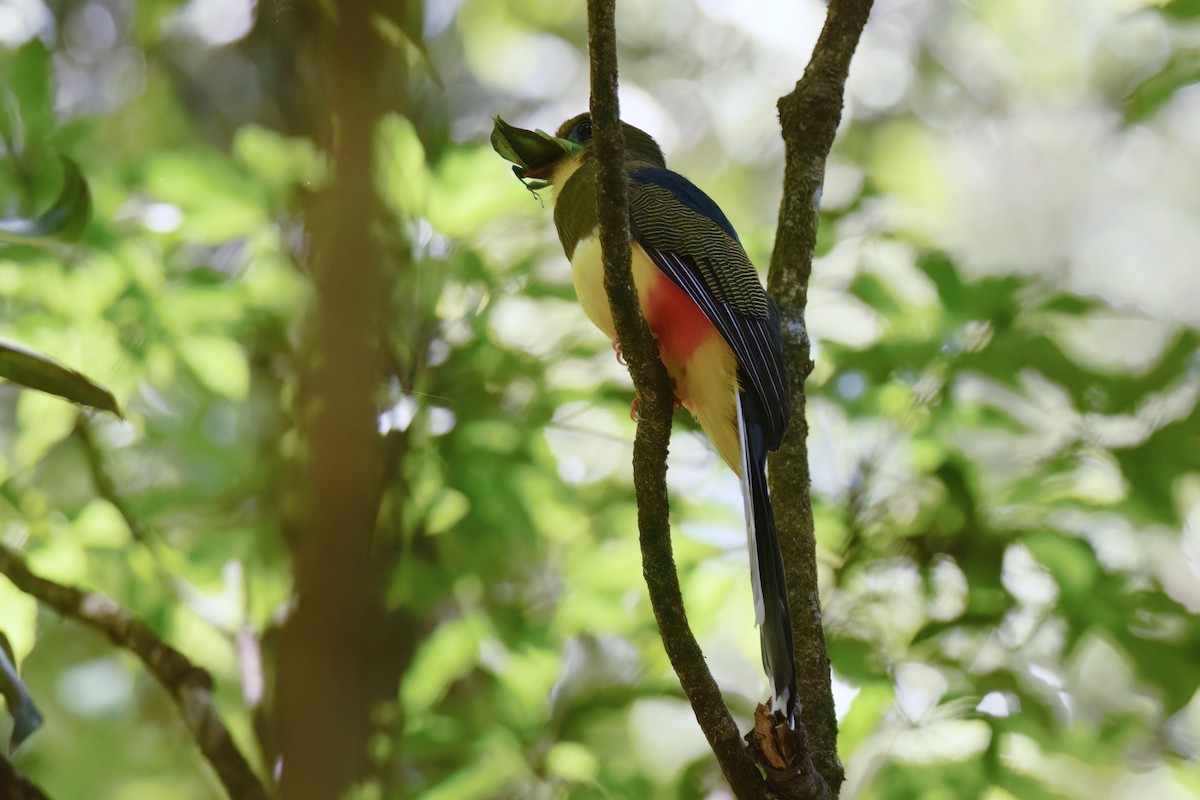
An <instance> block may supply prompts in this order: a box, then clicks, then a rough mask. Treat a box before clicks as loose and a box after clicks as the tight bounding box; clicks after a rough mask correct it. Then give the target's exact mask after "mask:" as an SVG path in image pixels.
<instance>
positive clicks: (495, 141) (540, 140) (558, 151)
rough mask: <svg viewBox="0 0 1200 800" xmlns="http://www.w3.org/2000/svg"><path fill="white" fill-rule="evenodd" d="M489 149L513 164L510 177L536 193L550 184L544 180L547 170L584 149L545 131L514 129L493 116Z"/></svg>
mask: <svg viewBox="0 0 1200 800" xmlns="http://www.w3.org/2000/svg"><path fill="white" fill-rule="evenodd" d="M492 148H493V149H494V150H495V151H496V152H497V153H499V154H500V157H501V158H503V159H504V160H506V161H511V162H512V163H513V164H515V165H516V166H514V167H513V174H514V175H516V176H517V177H518V178H519V179H520V180H521V181H522V182H523V183H524V184H525V185H526V187H528V188H529V190H530V191H537V190H538V189H544V188H546V187H547V186H549V185H550V184H549V182H548V181H546V180H544V178H545V177H546V175H547V174H548V173H547V172H546V170H547V169H548V168H549V167H551V166H553V165H554V163H555V162H557V161H558V160H559V159H562V158H564V157H566V156H570V155H574V154H575V153H578V152H579V151H580V150H582V149H583V146H582V145H579V144H576V143H575V142H572V141H570V140H568V139H560V138H558V137H557V136H551V135H550V134H548V133H546V132H545V131H541V130H537V131H528V130H525V129H524V128H515V127H513V126H512V125H509V124H508V123H507V122H505V121H504V120H502V119H500V117H496V118H495V124H494V125H493V127H492Z"/></svg>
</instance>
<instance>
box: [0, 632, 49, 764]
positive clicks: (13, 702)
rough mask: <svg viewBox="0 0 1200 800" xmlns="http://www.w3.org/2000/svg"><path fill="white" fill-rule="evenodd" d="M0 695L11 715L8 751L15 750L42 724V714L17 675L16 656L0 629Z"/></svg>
mask: <svg viewBox="0 0 1200 800" xmlns="http://www.w3.org/2000/svg"><path fill="white" fill-rule="evenodd" d="M0 696H3V697H4V699H5V700H6V701H7V702H8V713H10V714H12V717H13V730H12V737H11V738H10V739H9V742H8V749H9V752H11V751H13V750H16V749H17V748H18V747H20V746H21V743H22V742H24V741H25V740H26V739H28V738H29V737H30V736H31V735H32V734H33V732H34V731H36V730H37V729H38V728H40V727H41V726H42V721H43V720H42V714H41V712H40V711H38V709H37V706H36V705H34V702H33V697H32V696H31V695H30V694H29V690H28V689H26V688H25V684H24V683H22V682H21V679H20V676H18V675H17V667H16V658H15V657H14V656H13V651H12V647H11V646H10V645H9V643H8V637H7V636H5V635H4V633H3V632H2V631H0Z"/></svg>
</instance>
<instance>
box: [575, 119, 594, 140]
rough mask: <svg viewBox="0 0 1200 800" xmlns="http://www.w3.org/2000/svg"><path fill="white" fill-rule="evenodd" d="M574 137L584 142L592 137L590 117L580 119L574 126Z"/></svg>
mask: <svg viewBox="0 0 1200 800" xmlns="http://www.w3.org/2000/svg"><path fill="white" fill-rule="evenodd" d="M575 138H576V139H578V140H579V141H580V142H586V141H587V140H588V139H591V138H592V121H591V120H590V119H585V120H580V122H579V124H578V125H576V126H575Z"/></svg>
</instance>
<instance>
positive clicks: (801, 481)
mask: <svg viewBox="0 0 1200 800" xmlns="http://www.w3.org/2000/svg"><path fill="white" fill-rule="evenodd" d="M871 5H872V0H831V2H830V3H829V10H828V12H827V14H826V17H825V26H824V28H823V29H822V30H821V36H820V38H819V39H818V40H817V44H816V47H814V49H813V54H812V58H811V59H810V60H809V62H808V66H807V67H806V68H805V70H804V76H803V77H802V78H801V79H800V81H799V82H797V84H796V88H795V89H793V90H792V91H791V92H789V93H788V94H787V95H785V96H783V97H781V98H780V99H779V104H778V108H779V121H780V125H781V127H782V133H783V140H784V152H785V159H786V161H785V167H784V176H783V201H782V203H781V204H780V207H779V225H778V227H777V229H776V232H775V249H774V250H773V252H772V254H771V267H770V271H769V274H768V278H767V288H768V290H769V291H770V293H771V295H772V296H773V297H774V298H775V301H776V303H778V305H779V312H780V318H781V320H782V323H783V341H784V354H785V357H786V359H787V363H788V366H789V368H790V370H791V380H792V422H791V425H790V427H789V428H788V432H787V435H786V437H785V438H784V441H783V445H782V447H780V449H779V451H778V452H777V453H775V454H774V455H773V456H772V457H771V462H770V463H771V470H770V484H771V494H772V496H774V497H779V498H784V497H786V498H795V500H794V502H788V503H785V502H779V503H777V504H776V506H775V515H776V520H775V521H776V525H777V526H778V528H779V540H780V547H781V548H782V550H783V562H784V565H785V569H786V574H787V585H788V601H789V603H790V605H791V608H792V635H793V638H794V641H795V653H796V670H797V680H796V684H797V692H798V694H799V698H800V703H801V708H802V715H801V719H802V721H803V723H804V726H805V728H806V729H807V731H808V737H809V743H810V746H811V752H812V758H813V762H814V765H815V767H816V769H817V770H818V771H819V772H820V774H821V776H822V777H823V778H824V779H825V781H826V783H828V784H829V787H830V790H831V791H832V793H833V795H834V796H837V794H838V792H839V790H840V788H841V785H842V781H843V780H844V778H845V771H844V770H843V768H842V763H841V761H840V759H839V758H838V755H837V717H836V716H835V714H834V708H833V692H832V688H831V685H830V672H829V656H828V654H827V653H826V648H825V635H824V631H823V629H822V626H821V597H820V592H819V588H818V585H817V561H816V537H815V534H814V530H813V513H812V498H811V495H810V482H811V481H810V478H809V469H808V446H807V439H808V421H807V419H806V416H805V397H804V381H805V379H806V378H807V377H808V375H809V373H810V372H811V371H812V356H811V351H810V347H809V340H808V335H807V333H806V331H805V327H804V309H805V307H806V305H807V303H808V281H809V276H810V275H811V274H812V258H813V251H814V248H815V247H816V243H817V222H818V219H819V214H820V202H821V187H822V185H823V184H824V180H825V161H826V159H827V158H828V157H829V150H830V148H831V147H832V146H833V139H834V136H835V134H836V133H837V128H838V124H839V122H840V121H841V116H842V96H843V91H844V89H845V85H846V76H847V74H848V73H849V70H850V59H851V57H852V56H853V55H854V51H855V48H856V47H857V46H858V40H859V37H860V36H861V35H862V31H863V28H864V27H865V26H866V23H867V17H868V16H870V13H871Z"/></svg>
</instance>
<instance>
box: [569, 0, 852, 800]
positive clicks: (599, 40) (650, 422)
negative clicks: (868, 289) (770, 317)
mask: <svg viewBox="0 0 1200 800" xmlns="http://www.w3.org/2000/svg"><path fill="white" fill-rule="evenodd" d="M870 8H871V0H832V2H831V3H830V7H829V12H828V16H827V19H826V24H825V28H824V29H823V31H822V34H821V37H820V39H819V40H818V43H817V46H816V49H815V50H814V52H813V57H812V59H811V60H810V63H809V65H808V67H807V68H806V70H805V74H804V77H803V78H802V79H801V81H800V82H799V83H798V84H797V86H796V89H795V91H793V92H792V93H790V94H789V95H787V96H786V97H784V98H782V99H781V100H780V103H779V109H780V118H781V122H782V125H783V130H784V139H785V143H786V148H787V149H786V152H787V164H786V167H785V177H784V187H785V194H784V201H783V203H782V205H781V208H780V225H779V231H778V234H777V239H776V247H775V253H774V256H773V258H772V261H771V270H770V279H769V288H770V290H771V291H772V293H773V294H774V296H775V298H776V300H777V301H778V302H779V304H780V307H781V316H782V318H783V322H784V328H785V331H784V336H785V352H786V355H787V357H788V363H789V364H791V365H793V369H792V374H793V379H794V385H793V389H792V402H793V416H792V419H793V424H792V428H791V430H790V431H789V435H788V437H787V439H786V440H785V443H784V447H783V449H782V450H781V452H780V454H779V455H778V456H776V457H775V458H774V459H773V460H772V472H771V481H772V490H773V493H774V494H775V496H776V497H799V502H798V503H795V504H791V505H789V504H786V503H779V504H778V505H779V506H780V507H781V513H780V519H779V528H780V532H781V538H782V540H783V547H784V553H783V555H784V561H785V563H786V564H787V565H788V571H787V578H788V585H789V599H790V602H791V605H792V608H793V609H794V611H793V620H794V621H793V627H794V630H795V634H796V654H797V667H798V670H799V683H800V684H801V685H800V686H799V694H800V699H801V702H802V703H803V717H802V724H801V725H800V726H799V730H798V731H796V732H795V735H794V736H788V735H787V734H785V737H786V738H788V739H789V742H790V744H791V747H793V748H794V751H793V752H792V753H791V757H790V758H789V763H792V764H799V765H801V766H800V768H799V769H798V770H794V771H793V772H792V774H791V775H776V774H772V776H771V783H770V786H768V784H767V783H766V782H764V780H763V778H762V776H761V774H760V773H759V771H758V768H757V767H756V766H755V764H754V762H753V760H752V759H751V758H750V754H749V751H748V750H747V749H746V747H745V746H744V745H743V743H742V740H741V738H740V736H739V734H738V731H737V728H736V726H735V725H734V723H733V720H732V718H731V717H730V715H729V711H728V709H727V708H726V707H725V704H724V701H723V700H722V698H721V693H720V689H719V688H718V687H717V685H716V682H715V681H714V680H713V678H712V675H711V674H710V673H709V671H708V667H707V665H706V664H705V662H704V655H703V653H702V652H701V650H700V647H699V645H698V644H697V642H696V639H695V636H694V635H693V634H692V632H691V629H690V627H689V626H688V622H687V615H686V613H685V611H684V607H683V598H682V593H681V591H680V587H679V578H678V574H677V571H676V567H675V562H674V556H673V553H672V549H671V540H670V522H669V505H668V500H667V488H666V459H667V448H668V441H669V438H670V432H671V412H672V409H673V402H674V393H673V389H672V387H671V382H670V378H669V377H668V375H667V373H666V369H665V368H664V367H663V365H662V363H661V361H660V360H659V357H658V347H657V344H656V343H655V341H654V338H653V336H652V334H651V333H650V330H649V328H648V327H647V325H646V323H645V321H644V320H643V319H642V316H641V313H640V310H639V308H638V303H637V293H636V290H635V288H634V285H633V278H632V273H631V270H630V241H629V220H628V214H627V211H626V209H627V208H628V203H627V185H626V175H625V172H624V169H623V163H624V155H623V154H624V143H623V137H622V132H621V128H620V124H619V104H618V99H617V56H616V33H615V25H614V17H615V2H614V0H589V2H588V44H589V50H590V55H591V85H592V104H591V111H592V121H593V128H594V132H595V133H594V136H595V144H594V146H595V148H596V155H597V162H598V176H597V178H598V179H597V211H598V215H599V219H600V243H601V248H602V252H603V258H604V287H605V291H606V292H607V294H608V298H609V303H610V306H611V308H612V313H613V320H614V325H615V327H616V330H617V335H618V337H619V339H620V341H621V345H622V352H623V354H624V356H625V358H626V360H627V362H628V364H629V372H630V375H631V377H632V378H633V383H634V388H635V390H636V391H637V394H638V400H639V411H640V418H639V422H638V428H637V436H636V438H635V440H634V454H633V466H634V489H635V492H636V495H637V502H638V528H639V532H640V541H641V548H642V564H643V567H642V568H643V572H644V574H645V577H646V584H647V588H648V590H649V594H650V600H651V604H652V605H653V607H654V614H655V617H656V619H657V620H658V624H659V629H660V631H661V633H662V639H663V644H664V646H665V648H666V651H667V655H668V657H669V658H670V660H671V665H672V667H673V668H674V669H675V672H676V674H677V675H678V676H679V679H680V683H681V684H682V686H683V689H684V692H685V693H686V695H687V697H688V699H689V701H690V702H691V704H692V708H693V710H694V712H695V714H696V719H697V721H698V722H699V723H700V727H701V729H702V730H703V731H704V734H705V736H706V737H707V738H708V741H709V744H710V746H711V747H712V748H713V752H714V753H715V755H716V757H717V760H718V762H719V764H720V766H721V769H722V771H723V772H724V774H725V776H726V779H727V780H728V781H729V783H730V786H731V788H732V789H733V791H734V794H735V795H736V796H737V797H738V798H740V799H744V798H765V797H769V796H771V795H772V794H775V795H777V796H780V797H804V798H825V797H830V796H836V794H837V792H838V790H839V788H840V786H841V783H842V780H843V771H842V766H841V762H840V761H839V760H838V757H837V723H836V718H835V717H834V715H833V695H832V691H831V686H830V675H829V659H828V656H827V655H826V650H825V640H824V634H823V631H822V628H821V615H820V598H819V595H818V590H817V571H816V546H815V538H814V535H813V523H812V504H811V499H810V497H809V473H808V461H807V450H806V446H805V438H806V436H807V432H808V426H807V423H806V421H805V418H804V411H805V403H804V393H803V383H804V379H805V378H806V377H807V376H808V373H809V372H810V371H811V368H812V362H811V356H810V352H809V345H808V339H807V336H806V334H805V331H804V307H805V302H806V298H807V290H808V277H809V275H810V273H811V267H812V254H813V249H814V247H815V244H816V230H817V211H818V204H819V192H820V188H821V185H822V182H823V178H824V171H825V160H826V158H827V157H828V155H829V150H830V148H831V146H832V143H833V137H834V134H835V133H836V131H837V126H838V122H839V120H840V118H841V106H842V92H843V89H844V86H845V81H846V75H847V72H848V70H849V64H850V58H851V56H852V55H853V53H854V49H855V47H856V46H857V43H858V39H859V36H860V35H861V33H862V30H863V27H864V25H865V24H866V19H867V16H868V15H869V13H870ZM797 367H798V369H797ZM806 726H811V727H812V729H813V731H812V733H811V734H808V735H806V730H805V729H806ZM767 735H768V736H769V735H770V734H769V731H768V734H767ZM810 737H811V738H810ZM760 741H761V740H760ZM810 743H811V745H810ZM756 746H759V747H761V745H756ZM810 746H811V748H812V749H811V753H810V749H809V748H810ZM814 773H815V774H814Z"/></svg>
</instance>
